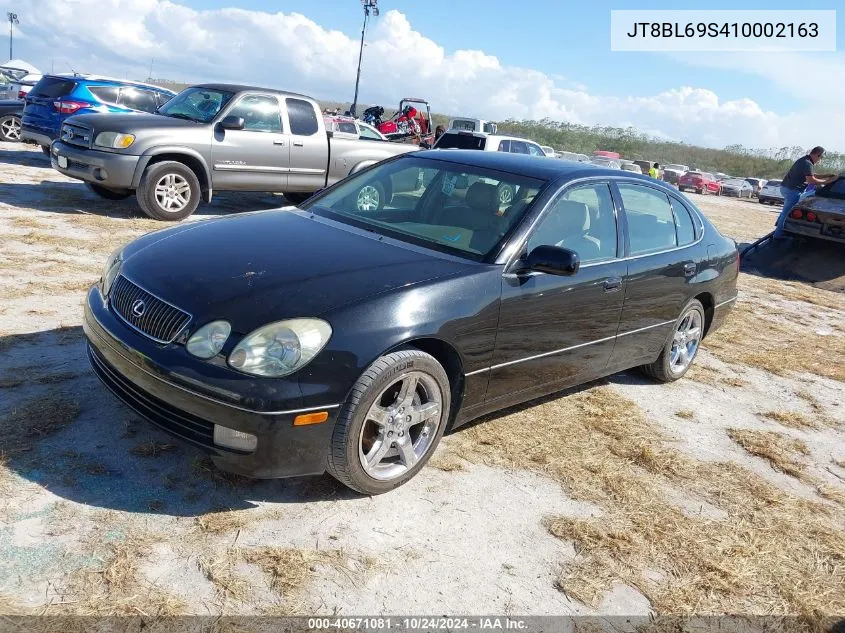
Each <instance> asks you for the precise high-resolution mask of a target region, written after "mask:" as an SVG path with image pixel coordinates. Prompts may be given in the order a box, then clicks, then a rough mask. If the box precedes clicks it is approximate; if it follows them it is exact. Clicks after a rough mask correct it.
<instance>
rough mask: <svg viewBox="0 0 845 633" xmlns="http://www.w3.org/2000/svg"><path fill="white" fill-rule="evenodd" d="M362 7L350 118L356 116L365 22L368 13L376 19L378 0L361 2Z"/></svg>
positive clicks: (362, 0)
mask: <svg viewBox="0 0 845 633" xmlns="http://www.w3.org/2000/svg"><path fill="white" fill-rule="evenodd" d="M361 4H362V5H363V6H364V26H363V27H362V28H361V50H360V52H359V53H358V75H357V76H356V77H355V98H354V99H353V100H352V107H351V108H349V111H350V112H351V113H352V116H356V114H355V109H356V108H357V107H358V83H359V82H360V81H361V60H362V59H363V57H364V33H365V32H366V30H367V20H368V19H369V17H370V11H372V12H373V16H375V17H378V6H377V5H378V0H361Z"/></svg>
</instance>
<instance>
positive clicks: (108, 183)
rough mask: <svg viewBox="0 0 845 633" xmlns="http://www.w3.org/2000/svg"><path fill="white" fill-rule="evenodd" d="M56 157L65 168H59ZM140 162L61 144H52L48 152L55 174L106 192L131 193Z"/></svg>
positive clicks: (139, 158)
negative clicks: (64, 162)
mask: <svg viewBox="0 0 845 633" xmlns="http://www.w3.org/2000/svg"><path fill="white" fill-rule="evenodd" d="M59 157H62V158H64V159H67V166H66V167H61V166H60V165H59V162H58V161H59ZM140 160H141V157H140V156H133V155H130V154H116V153H114V152H102V151H99V150H96V149H85V148H83V147H79V146H77V145H70V144H68V143H64V142H62V141H56V142H55V143H53V145H52V148H51V151H50V163H51V164H52V165H53V169H55V170H56V171H58V172H61V173H62V174H64V175H65V176H69V177H70V178H76V179H77V180H84V181H85V182H91V183H94V184H97V185H101V186H103V187H107V188H109V189H131V188H132V185H133V181H134V178H135V171H136V169H137V168H138V163H139V161H140Z"/></svg>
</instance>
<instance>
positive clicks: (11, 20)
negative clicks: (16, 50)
mask: <svg viewBox="0 0 845 633" xmlns="http://www.w3.org/2000/svg"><path fill="white" fill-rule="evenodd" d="M6 17H7V18H8V19H9V60H10V61H11V60H12V59H14V55H12V26H13V25H15V24H20V22H18V14H17V13H12V12H11V11H8V12H7V13H6Z"/></svg>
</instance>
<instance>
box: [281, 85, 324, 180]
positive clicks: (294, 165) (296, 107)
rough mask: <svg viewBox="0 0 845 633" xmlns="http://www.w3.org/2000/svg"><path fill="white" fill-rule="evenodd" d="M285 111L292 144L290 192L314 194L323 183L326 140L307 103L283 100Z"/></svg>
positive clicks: (314, 112)
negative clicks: (309, 192)
mask: <svg viewBox="0 0 845 633" xmlns="http://www.w3.org/2000/svg"><path fill="white" fill-rule="evenodd" d="M285 110H286V112H287V120H288V129H289V131H290V134H289V138H290V145H291V147H290V175H289V176H288V187H289V190H290V191H317V189H320V188H322V187H324V186H325V184H326V171H327V169H328V166H329V139H328V137H327V136H326V133H325V129H324V128H322V127H320V122H319V118H318V114H317V110H316V108H315V107H314V104H312V103H311V102H310V101H307V100H305V99H297V98H295V97H286V98H285Z"/></svg>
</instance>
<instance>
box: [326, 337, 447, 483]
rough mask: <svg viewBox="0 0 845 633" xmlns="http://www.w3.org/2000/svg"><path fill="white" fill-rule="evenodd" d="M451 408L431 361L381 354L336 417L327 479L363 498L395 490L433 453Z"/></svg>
mask: <svg viewBox="0 0 845 633" xmlns="http://www.w3.org/2000/svg"><path fill="white" fill-rule="evenodd" d="M450 407H451V388H450V384H449V377H448V376H447V375H446V371H445V370H444V369H443V367H442V366H441V365H440V363H438V362H437V360H436V359H435V358H434V357H433V356H430V355H429V354H426V353H425V352H422V351H419V350H415V349H412V350H403V351H398V352H392V353H390V354H385V355H384V356H382V357H380V358H379V359H378V360H376V361H375V362H374V363H373V364H372V365H370V366H369V367H368V368H367V369H366V370H365V371H364V373H363V374H361V377H360V378H358V381H357V382H356V383H355V386H354V387H352V390H351V391H350V392H349V397H348V399H347V400H346V402H345V403H344V405H343V407H342V408H341V410H340V413H339V414H338V418H337V422H336V423H335V428H334V432H333V434H332V439H331V446H330V450H329V457H328V463H327V469H328V472H329V474H330V475H331V476H332V477H334V478H335V479H337V480H338V481H339V482H341V483H342V484H344V485H345V486H348V487H349V488H352V489H353V490H356V491H358V492H360V493H363V494H366V495H377V494H382V493H384V492H388V491H390V490H393V489H394V488H398V487H399V486H401V485H402V484H404V483H406V482H407V481H409V480H410V479H411V478H412V477H414V475H416V474H417V473H418V472H419V471H420V470H421V469H422V468H423V466H425V464H426V462H427V461H428V460H429V458H430V457H431V455H432V454H433V453H434V451H435V450H436V448H437V445H438V444H439V443H440V438H441V437H443V432H444V430H445V429H446V424H447V422H448V420H449V412H450ZM408 418H410V420H408ZM377 419H378V420H379V422H377V421H376V420H377ZM403 425H404V426H403ZM402 438H404V439H402ZM365 464H367V465H366V466H365Z"/></svg>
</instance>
